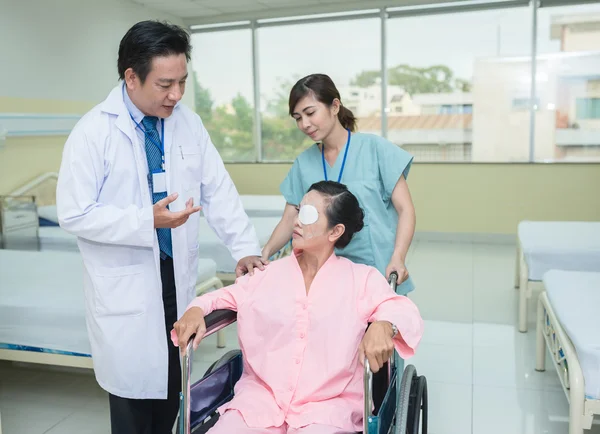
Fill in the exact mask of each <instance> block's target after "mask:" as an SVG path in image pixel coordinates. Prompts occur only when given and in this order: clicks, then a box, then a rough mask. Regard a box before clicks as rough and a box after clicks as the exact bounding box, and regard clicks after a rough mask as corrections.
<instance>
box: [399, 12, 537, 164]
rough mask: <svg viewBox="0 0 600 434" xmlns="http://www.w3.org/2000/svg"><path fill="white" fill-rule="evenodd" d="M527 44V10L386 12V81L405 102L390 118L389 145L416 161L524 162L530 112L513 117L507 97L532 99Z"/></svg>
mask: <svg viewBox="0 0 600 434" xmlns="http://www.w3.org/2000/svg"><path fill="white" fill-rule="evenodd" d="M530 40H531V10H530V9H529V8H527V7H521V8H510V9H497V10H485V11H475V12H461V13H447V14H436V15H424V16H415V17H410V16H409V17H406V16H400V17H396V18H395V17H394V14H393V11H391V12H390V19H389V21H388V23H387V47H388V49H387V65H388V67H389V71H388V82H389V86H398V87H400V88H403V89H404V90H405V91H406V93H407V96H406V97H405V101H406V102H405V103H404V111H391V112H390V113H389V114H388V139H389V140H391V141H392V142H394V143H396V144H398V145H399V146H403V147H404V148H405V149H407V150H410V152H411V153H413V155H414V156H415V161H461V162H465V161H473V162H481V161H498V162H510V161H526V160H527V159H528V158H529V126H530V113H529V112H528V111H523V112H515V111H514V110H513V105H512V98H513V95H514V94H515V93H517V94H519V95H523V94H524V95H528V96H530V93H531V86H530V83H529V81H530V80H528V77H529V76H530V60H529V59H530V58H531V57H530V56H531V44H530V42H529V41H530ZM407 41H410V43H407ZM423 47H426V48H425V49H424V48H423ZM408 107H410V110H408ZM474 112H476V113H477V116H473V113H474Z"/></svg>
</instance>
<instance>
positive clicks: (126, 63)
mask: <svg viewBox="0 0 600 434" xmlns="http://www.w3.org/2000/svg"><path fill="white" fill-rule="evenodd" d="M191 51H192V45H191V44H190V35H189V34H188V33H187V32H186V31H185V30H184V29H183V28H181V27H179V26H176V25H173V24H168V23H165V22H159V21H141V22H139V23H137V24H135V25H134V26H133V27H132V28H131V29H129V30H128V31H127V33H126V34H125V36H123V39H121V43H120V44H119V59H118V60H117V69H118V71H119V78H120V79H121V80H124V79H125V71H127V69H129V68H132V69H133V71H134V72H135V73H136V74H137V76H138V77H139V78H140V81H141V82H142V84H143V83H144V82H145V81H146V77H148V74H149V73H150V70H151V69H152V60H153V59H154V58H155V57H163V56H170V55H173V54H175V55H177V54H185V58H186V59H187V61H188V62H189V60H190V56H191Z"/></svg>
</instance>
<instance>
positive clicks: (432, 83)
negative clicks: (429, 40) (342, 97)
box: [351, 65, 471, 95]
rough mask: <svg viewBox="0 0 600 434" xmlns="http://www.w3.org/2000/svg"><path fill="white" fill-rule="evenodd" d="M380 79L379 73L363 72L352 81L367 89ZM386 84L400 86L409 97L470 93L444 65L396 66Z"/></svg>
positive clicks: (355, 84) (467, 87)
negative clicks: (420, 94)
mask: <svg viewBox="0 0 600 434" xmlns="http://www.w3.org/2000/svg"><path fill="white" fill-rule="evenodd" d="M380 77H381V74H380V72H379V71H373V70H371V71H363V72H361V73H360V74H358V75H357V76H356V77H355V78H354V79H353V80H352V82H351V83H352V84H353V85H354V86H360V87H368V86H372V85H374V84H375V83H376V82H377V79H379V78H380ZM388 83H389V84H390V85H393V86H400V87H402V88H403V89H404V90H406V92H408V93H409V94H410V95H415V94H418V93H445V92H452V91H454V90H460V91H463V92H468V91H470V88H471V85H470V83H469V82H468V81H466V80H463V79H460V78H455V77H454V73H453V72H452V70H451V69H450V68H448V67H447V66H445V65H433V66H428V67H426V68H419V67H414V66H410V65H397V66H394V67H393V68H390V69H389V71H388Z"/></svg>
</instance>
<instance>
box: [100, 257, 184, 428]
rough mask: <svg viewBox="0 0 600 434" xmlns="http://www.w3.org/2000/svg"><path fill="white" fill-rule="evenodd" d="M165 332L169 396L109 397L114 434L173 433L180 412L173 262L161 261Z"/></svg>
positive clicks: (170, 260)
mask: <svg viewBox="0 0 600 434" xmlns="http://www.w3.org/2000/svg"><path fill="white" fill-rule="evenodd" d="M160 274H161V280H162V287H163V291H162V297H163V305H164V308H165V330H166V333H167V345H168V346H169V393H168V397H167V399H166V400H163V399H127V398H121V397H118V396H114V395H112V394H109V404H110V422H111V431H112V434H172V432H173V425H174V424H175V419H176V418H177V413H178V411H179V392H180V391H181V366H180V360H179V349H178V348H177V347H176V346H175V345H172V344H171V338H170V332H171V329H172V328H173V324H174V323H175V322H176V321H177V295H176V292H175V273H174V271H173V259H172V258H170V257H168V256H167V257H166V259H161V260H160Z"/></svg>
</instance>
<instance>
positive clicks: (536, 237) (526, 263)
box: [515, 221, 600, 332]
mask: <svg viewBox="0 0 600 434" xmlns="http://www.w3.org/2000/svg"><path fill="white" fill-rule="evenodd" d="M551 269H559V270H567V271H600V222H543V221H522V222H520V223H519V227H518V242H517V259H516V273H515V286H516V287H517V288H519V331H520V332H526V331H527V300H528V299H529V298H531V296H532V293H533V291H534V290H536V291H537V290H541V289H542V277H543V276H544V273H545V272H546V271H548V270H551Z"/></svg>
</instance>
